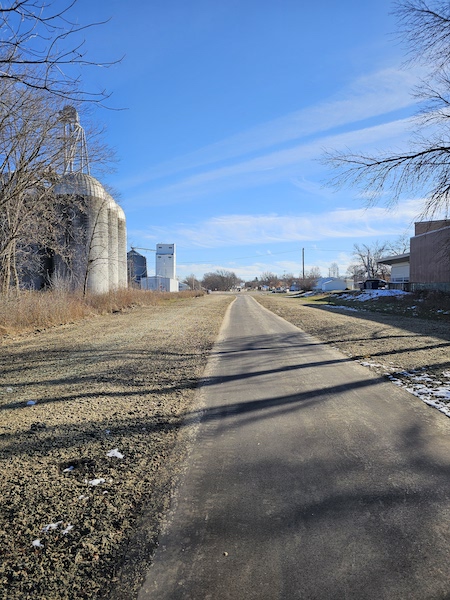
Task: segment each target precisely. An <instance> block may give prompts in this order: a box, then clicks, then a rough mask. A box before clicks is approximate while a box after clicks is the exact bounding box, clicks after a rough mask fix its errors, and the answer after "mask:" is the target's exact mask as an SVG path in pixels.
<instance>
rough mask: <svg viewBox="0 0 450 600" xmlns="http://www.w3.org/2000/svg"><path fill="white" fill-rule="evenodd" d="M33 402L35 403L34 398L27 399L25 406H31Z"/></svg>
mask: <svg viewBox="0 0 450 600" xmlns="http://www.w3.org/2000/svg"><path fill="white" fill-rule="evenodd" d="M34 404H36V402H35V401H34V400H28V402H27V406H33V405H34Z"/></svg>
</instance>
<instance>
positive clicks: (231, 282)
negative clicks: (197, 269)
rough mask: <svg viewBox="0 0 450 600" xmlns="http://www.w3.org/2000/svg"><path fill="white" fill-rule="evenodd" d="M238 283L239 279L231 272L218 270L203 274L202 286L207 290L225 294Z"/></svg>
mask: <svg viewBox="0 0 450 600" xmlns="http://www.w3.org/2000/svg"><path fill="white" fill-rule="evenodd" d="M238 282H239V279H238V277H237V276H236V274H235V273H234V272H233V271H226V270H225V269H218V270H217V271H215V272H214V273H205V275H204V276H203V280H202V285H203V287H205V288H207V289H209V290H218V291H222V292H226V291H228V290H230V289H231V288H232V287H234V286H236V285H237V283H238Z"/></svg>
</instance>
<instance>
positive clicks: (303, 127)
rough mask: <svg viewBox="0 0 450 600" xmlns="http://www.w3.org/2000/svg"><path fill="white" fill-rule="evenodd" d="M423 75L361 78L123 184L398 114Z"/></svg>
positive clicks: (391, 72)
mask: <svg viewBox="0 0 450 600" xmlns="http://www.w3.org/2000/svg"><path fill="white" fill-rule="evenodd" d="M417 78H418V75H417V73H416V72H414V71H412V70H408V71H406V70H401V69H396V68H388V69H384V70H381V71H378V72H376V73H373V74H371V75H367V76H365V77H361V78H360V79H358V80H357V81H355V82H354V83H353V84H352V85H350V86H348V87H347V88H346V89H345V90H343V91H342V92H341V93H340V94H339V95H336V96H334V97H332V98H331V99H329V100H328V101H326V102H322V103H320V104H318V105H316V106H312V107H308V108H304V109H301V110H298V111H295V112H292V113H290V114H288V115H284V116H282V117H279V118H277V119H273V120H271V121H269V122H267V123H262V124H261V125H259V126H257V127H253V128H251V129H248V130H246V131H243V132H240V133H238V134H236V135H234V136H231V137H228V138H226V139H224V140H221V141H219V142H217V143H214V144H211V145H208V146H206V147H203V148H200V149H199V150H197V151H194V152H191V153H189V154H186V155H184V156H181V157H178V158H175V159H173V160H171V161H167V162H165V163H162V164H159V165H156V166H153V167H151V168H149V169H147V171H146V172H144V173H142V174H140V175H139V176H138V177H135V178H133V179H128V180H125V181H122V182H121V186H122V187H123V186H125V187H135V186H139V185H142V184H144V183H150V182H152V181H155V180H158V179H162V178H165V177H173V176H176V177H180V176H182V175H185V176H186V175H187V173H188V172H189V171H192V170H198V169H199V168H203V167H206V166H208V165H216V166H218V165H220V164H225V163H227V162H230V161H235V160H236V159H240V160H241V161H242V159H243V158H244V157H247V158H249V157H250V156H252V155H253V156H255V155H258V154H261V153H264V152H267V151H270V152H272V151H273V150H274V149H275V148H276V147H277V146H278V147H280V146H285V145H286V144H292V143H295V142H296V141H297V142H298V140H302V139H305V138H308V137H311V136H317V135H319V134H321V135H323V134H324V133H326V132H330V131H332V130H334V129H336V128H339V127H343V126H348V125H351V124H354V123H357V122H361V121H365V120H368V119H372V118H374V117H379V116H381V115H386V114H389V113H394V112H395V111H399V110H402V109H405V108H408V107H410V106H412V105H413V104H414V103H415V100H414V99H413V98H412V96H411V89H412V87H413V85H414V84H415V83H417Z"/></svg>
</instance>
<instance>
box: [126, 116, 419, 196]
mask: <svg viewBox="0 0 450 600" xmlns="http://www.w3.org/2000/svg"><path fill="white" fill-rule="evenodd" d="M410 126H411V120H410V119H409V118H406V119H398V120H395V121H391V122H389V123H384V124H382V125H376V126H372V127H364V128H361V129H356V130H354V131H350V132H346V133H340V134H336V135H331V136H327V137H322V138H319V139H316V140H313V141H309V142H306V143H303V144H297V145H296V146H294V147H291V148H287V149H282V150H278V151H275V152H270V153H267V154H265V155H263V156H258V157H256V158H251V159H244V160H242V161H240V162H236V163H235V164H233V165H230V166H224V167H219V168H213V169H211V170H205V171H203V172H202V173H199V174H196V175H191V176H189V177H186V178H185V179H183V180H181V181H179V182H177V183H174V184H171V185H166V186H162V187H158V188H156V189H154V190H146V192H145V193H142V194H138V195H135V196H130V197H129V203H130V205H132V206H133V205H134V206H144V205H146V206H157V205H161V204H171V203H176V202H182V201H188V200H192V199H194V198H195V197H199V196H202V195H205V194H212V193H216V192H223V191H225V190H232V189H239V188H245V187H254V186H261V185H266V184H268V183H274V182H277V181H282V180H285V181H289V182H293V183H294V184H295V185H297V186H298V185H299V182H300V181H301V178H302V177H303V178H304V177H305V173H308V172H310V171H314V170H316V171H317V170H318V169H319V165H318V160H319V159H320V158H321V157H322V156H323V153H324V149H330V148H331V149H335V150H336V149H345V148H358V149H365V148H367V147H369V148H373V147H374V146H376V145H378V147H386V146H387V145H395V146H396V147H401V145H402V144H405V143H406V141H407V137H408V136H409V134H410ZM322 170H323V169H322Z"/></svg>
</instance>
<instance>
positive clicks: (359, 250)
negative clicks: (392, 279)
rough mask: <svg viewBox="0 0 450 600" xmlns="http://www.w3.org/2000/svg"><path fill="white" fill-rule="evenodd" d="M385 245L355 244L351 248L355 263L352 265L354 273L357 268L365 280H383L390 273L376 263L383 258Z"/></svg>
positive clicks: (383, 266)
mask: <svg viewBox="0 0 450 600" xmlns="http://www.w3.org/2000/svg"><path fill="white" fill-rule="evenodd" d="M386 248H387V244H385V243H384V244H380V242H375V243H374V244H372V245H368V244H355V245H354V246H353V256H354V257H355V259H356V261H357V263H356V265H353V268H354V271H355V272H356V270H357V269H358V268H359V273H360V274H361V275H363V276H364V277H366V278H367V279H385V278H386V277H387V276H388V275H389V273H390V267H388V266H387V265H382V264H378V261H379V260H380V259H381V258H382V257H383V256H385V254H386Z"/></svg>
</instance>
